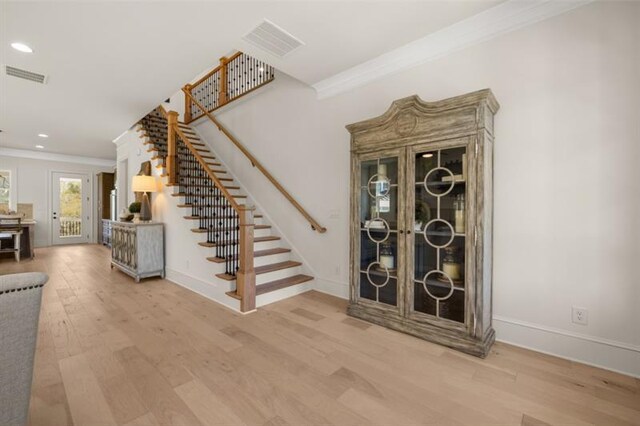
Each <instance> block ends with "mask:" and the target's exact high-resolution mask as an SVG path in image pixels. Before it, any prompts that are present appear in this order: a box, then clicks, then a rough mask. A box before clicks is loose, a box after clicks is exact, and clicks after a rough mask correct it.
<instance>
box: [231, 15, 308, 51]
mask: <svg viewBox="0 0 640 426" xmlns="http://www.w3.org/2000/svg"><path fill="white" fill-rule="evenodd" d="M242 38H243V39H244V40H246V41H248V42H249V43H251V44H254V45H256V46H258V47H259V48H261V49H263V50H265V51H267V52H269V53H271V54H272V55H275V56H277V57H279V58H284V57H285V56H286V55H288V54H289V53H291V52H293V51H294V50H296V49H297V48H298V47H300V46H304V43H303V42H302V41H301V40H300V39H298V38H296V37H294V36H292V35H291V34H289V33H288V32H286V31H285V30H283V29H282V28H280V27H279V26H277V25H276V24H274V23H273V22H270V21H268V20H266V19H265V20H264V21H263V22H262V23H261V24H260V25H258V26H257V27H255V28H254V29H253V30H251V31H250V32H249V33H247V34H246V35H245V36H244V37H242Z"/></svg>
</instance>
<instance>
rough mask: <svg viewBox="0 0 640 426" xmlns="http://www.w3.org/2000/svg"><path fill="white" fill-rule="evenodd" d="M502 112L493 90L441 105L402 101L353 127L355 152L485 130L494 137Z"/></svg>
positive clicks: (415, 98) (416, 98)
mask: <svg viewBox="0 0 640 426" xmlns="http://www.w3.org/2000/svg"><path fill="white" fill-rule="evenodd" d="M499 108H500V105H499V104H498V101H496V98H495V97H494V96H493V93H492V92H491V90H490V89H484V90H479V91H477V92H472V93H468V94H466V95H462V96H456V97H453V98H449V99H444V100H441V101H435V102H427V101H423V100H422V99H420V97H419V96H418V95H413V96H408V97H406V98H402V99H398V100H396V101H394V102H393V103H392V104H391V107H390V108H389V109H388V110H387V112H385V113H384V114H382V115H380V116H378V117H375V118H371V119H368V120H364V121H359V122H357V123H353V124H349V125H348V126H346V127H347V130H348V131H349V132H350V133H351V135H352V139H351V150H352V151H354V150H357V149H359V148H361V147H363V146H368V147H370V148H372V147H375V148H378V147H381V148H383V147H386V146H390V143H396V142H397V141H398V140H404V139H407V140H409V141H410V140H411V139H416V138H421V139H424V138H425V136H426V135H428V137H429V138H431V139H433V140H435V139H436V138H439V139H442V138H446V137H447V136H452V135H459V134H464V133H467V134H470V133H473V132H475V131H477V130H478V129H485V130H486V131H487V132H488V133H489V134H491V135H493V116H494V114H495V113H496V112H497V111H498V109H499Z"/></svg>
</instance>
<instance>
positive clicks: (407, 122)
mask: <svg viewBox="0 0 640 426" xmlns="http://www.w3.org/2000/svg"><path fill="white" fill-rule="evenodd" d="M417 124H418V118H417V117H416V116H415V115H413V114H411V113H410V112H403V113H402V114H400V115H399V116H398V118H397V119H396V133H397V134H399V135H400V136H409V135H411V134H412V133H413V131H414V130H415V129H416V125H417Z"/></svg>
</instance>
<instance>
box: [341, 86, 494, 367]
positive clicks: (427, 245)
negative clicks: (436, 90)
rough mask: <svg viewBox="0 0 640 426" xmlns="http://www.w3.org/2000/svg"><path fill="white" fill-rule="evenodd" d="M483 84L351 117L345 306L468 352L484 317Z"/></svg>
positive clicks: (481, 350) (486, 128)
mask: <svg viewBox="0 0 640 426" xmlns="http://www.w3.org/2000/svg"><path fill="white" fill-rule="evenodd" d="M498 108H499V106H498V102H497V101H496V99H495V98H494V96H493V94H492V93H491V90H489V89H485V90H480V91H477V92H473V93H469V94H466V95H462V96H457V97H454V98H450V99H445V100H442V101H437V102H425V101H423V100H421V99H420V98H419V97H418V96H410V97H407V98H403V99H399V100H397V101H395V102H393V103H392V104H391V107H390V108H389V110H388V111H387V112H385V113H384V114H382V115H381V116H379V117H375V118H372V119H369V120H365V121H361V122H358V123H354V124H350V125H348V126H347V129H348V130H349V132H350V133H351V233H350V239H351V250H350V297H349V299H350V300H349V308H348V314H349V315H352V316H355V317H358V318H361V319H364V320H366V321H370V322H373V323H376V324H380V325H383V326H385V327H389V328H392V329H395V330H399V331H402V332H405V333H408V334H412V335H414V336H417V337H420V338H423V339H426V340H430V341H433V342H436V343H440V344H443V345H446V346H449V347H452V348H455V349H458V350H461V351H464V352H467V353H470V354H473V355H477V356H481V357H484V356H486V355H487V354H488V352H489V350H490V348H491V345H492V343H493V341H494V340H495V332H494V330H493V327H492V324H491V288H492V249H491V241H492V227H493V201H492V198H493V196H492V194H493V139H494V132H493V117H494V115H495V113H496V112H497V111H498Z"/></svg>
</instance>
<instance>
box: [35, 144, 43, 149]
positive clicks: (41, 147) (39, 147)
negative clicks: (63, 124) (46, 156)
mask: <svg viewBox="0 0 640 426" xmlns="http://www.w3.org/2000/svg"><path fill="white" fill-rule="evenodd" d="M36 148H38V149H44V146H42V145H36Z"/></svg>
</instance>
